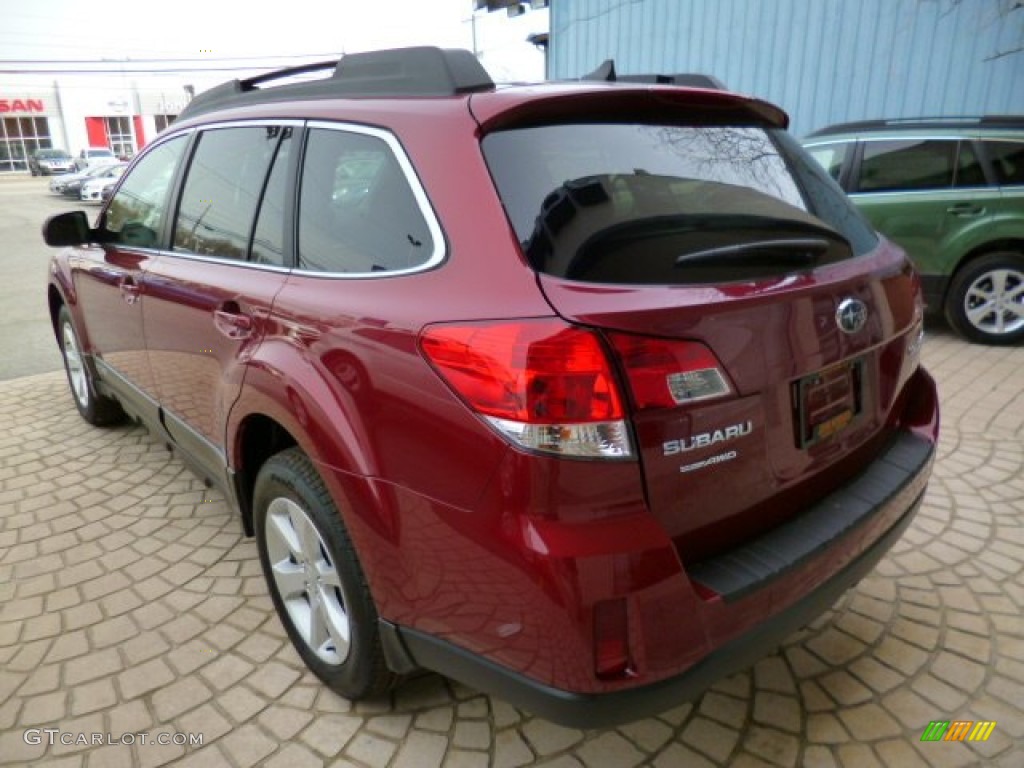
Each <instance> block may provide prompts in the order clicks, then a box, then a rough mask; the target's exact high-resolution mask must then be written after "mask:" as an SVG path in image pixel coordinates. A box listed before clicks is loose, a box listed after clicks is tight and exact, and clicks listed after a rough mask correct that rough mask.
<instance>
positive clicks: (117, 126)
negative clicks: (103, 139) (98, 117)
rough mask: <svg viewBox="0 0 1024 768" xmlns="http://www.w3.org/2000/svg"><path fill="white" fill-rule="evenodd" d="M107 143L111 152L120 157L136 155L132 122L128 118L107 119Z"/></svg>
mask: <svg viewBox="0 0 1024 768" xmlns="http://www.w3.org/2000/svg"><path fill="white" fill-rule="evenodd" d="M104 120H106V123H107V141H108V142H109V144H110V149H111V151H112V152H113V153H114V154H115V155H117V156H118V157H131V156H132V155H134V154H135V144H134V143H133V141H132V121H131V119H130V118H127V117H106V118H104Z"/></svg>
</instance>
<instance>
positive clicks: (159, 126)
mask: <svg viewBox="0 0 1024 768" xmlns="http://www.w3.org/2000/svg"><path fill="white" fill-rule="evenodd" d="M176 117H177V115H153V121H154V122H155V123H156V132H157V133H160V131H162V130H164V129H165V128H167V126H169V125H170V124H171V123H173V122H174V118H176Z"/></svg>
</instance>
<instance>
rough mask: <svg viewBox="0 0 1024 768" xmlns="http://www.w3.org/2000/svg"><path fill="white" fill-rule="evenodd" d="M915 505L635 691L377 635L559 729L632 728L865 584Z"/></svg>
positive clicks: (440, 644)
mask: <svg viewBox="0 0 1024 768" xmlns="http://www.w3.org/2000/svg"><path fill="white" fill-rule="evenodd" d="M923 495H924V494H922V497H923ZM920 501H921V497H919V498H918V499H917V500H916V501H915V502H914V504H913V506H912V507H911V508H910V509H908V510H907V511H906V512H905V513H904V514H903V516H902V517H901V518H900V519H899V520H898V521H897V523H896V524H895V525H894V526H892V528H890V529H889V531H888V532H886V534H885V535H884V536H882V537H881V538H880V539H878V540H876V541H875V542H874V543H873V544H872V545H871V546H870V547H869V548H868V549H866V550H864V551H863V552H862V553H861V555H860V556H859V557H858V558H857V559H856V560H854V561H853V562H851V563H850V564H849V565H847V566H846V568H844V569H843V570H841V571H840V572H839V573H836V574H835V575H834V576H832V578H831V579H829V580H828V581H826V582H824V583H823V584H821V585H820V586H819V587H818V589H816V590H815V591H814V592H812V593H810V594H808V595H806V596H805V597H803V598H802V599H800V600H798V601H797V602H795V603H794V604H792V605H790V606H789V607H788V608H786V609H784V610H783V611H781V612H779V613H777V614H775V615H774V616H773V617H772V618H770V619H769V620H767V621H765V622H763V623H761V624H759V625H757V626H756V627H755V628H754V629H752V630H751V631H749V632H747V633H745V634H743V635H741V636H739V637H738V638H736V639H735V640H733V641H731V642H729V643H727V644H725V645H723V646H721V647H719V648H718V649H717V650H715V651H714V652H712V653H711V654H709V655H708V656H705V657H704V658H703V659H702V660H701V661H699V662H698V663H697V664H695V665H693V666H692V667H690V668H689V669H688V670H686V671H685V672H683V673H682V674H680V675H677V676H675V677H672V678H669V679H667V680H660V681H658V682H656V683H650V684H648V685H644V686H642V687H638V688H628V689H625V690H619V691H613V692H609V693H599V694H583V693H574V692H572V691H563V690H559V689H557V688H552V687H550V686H547V685H544V684H542V683H539V682H537V681H535V680H531V679H530V678H528V677H525V676H524V675H521V674H519V673H517V672H514V671H512V670H510V669H507V668H505V667H501V666H499V665H497V664H494V663H493V662H491V661H488V660H487V659H486V658H483V657H481V656H478V655H476V654H473V653H469V652H468V651H465V650H463V649H462V648H459V647H458V646H456V645H453V644H451V643H448V642H446V641H444V640H441V639H438V638H436V637H433V636H431V635H428V634H425V633H423V632H419V631H417V630H414V629H406V628H400V627H396V626H394V625H391V624H387V623H386V622H385V623H383V626H382V634H383V635H385V636H386V637H387V638H388V639H387V640H386V642H387V643H388V644H389V645H390V646H391V647H392V648H396V645H397V646H398V648H400V649H401V651H400V652H403V653H407V654H408V657H409V659H410V660H411V662H412V664H413V665H414V666H419V667H424V668H427V669H433V670H435V671H437V672H440V673H442V674H444V675H447V676H448V677H451V678H453V679H455V680H458V681H459V682H461V683H464V684H466V685H469V686H472V687H474V688H478V689H480V690H483V691H487V692H488V693H492V694H495V695H497V696H500V697H501V698H503V699H505V700H506V701H508V702H510V703H511V704H512V705H513V706H516V707H520V708H522V709H526V710H528V711H530V712H533V713H534V714H537V715H540V716H541V717H545V718H547V719H548V720H552V721H553V722H556V723H560V724H561V725H565V726H568V727H572V728H604V727H608V726H612V725H616V724H620V723H623V722H629V721H632V720H636V719H639V718H642V717H647V716H650V715H654V714H657V713H659V712H662V711H664V710H666V709H670V708H672V707H676V706H679V705H680V704H682V703H684V702H686V701H690V700H692V699H694V698H696V697H697V696H699V695H700V694H702V693H703V692H704V691H705V690H706V689H707V688H708V687H710V686H711V685H713V684H714V683H715V682H717V681H718V680H721V679H722V678H725V677H728V676H729V675H731V674H734V673H735V672H738V671H741V670H743V669H745V668H746V667H748V666H750V665H751V664H753V663H754V662H755V661H757V660H758V659H760V658H762V657H764V656H765V655H766V654H768V653H769V652H771V650H772V649H773V648H775V647H776V646H777V645H778V644H779V643H780V642H782V640H784V639H785V638H786V637H788V636H789V635H790V634H792V633H793V632H795V631H796V630H798V629H800V628H801V627H803V626H806V625H807V624H808V623H810V622H811V621H813V620H814V619H815V618H816V617H818V616H820V615H821V614H822V613H824V612H825V611H827V610H828V609H829V608H830V607H831V606H832V605H833V604H834V603H835V601H836V600H837V599H839V597H840V596H841V595H842V594H843V593H844V592H845V591H846V590H847V589H849V588H850V587H851V586H853V585H854V584H856V583H857V582H858V581H860V580H861V579H862V578H864V576H865V575H867V574H868V573H869V572H870V571H871V570H872V569H873V568H874V567H875V565H876V564H877V563H878V561H879V560H881V559H882V557H883V556H884V555H885V553H886V552H888V551H889V549H890V548H891V547H892V545H893V544H895V543H896V541H897V540H898V539H899V538H900V536H901V535H902V534H903V531H904V530H906V528H907V526H909V525H910V522H911V520H913V518H914V514H915V513H916V511H917V508H918V506H919V504H920ZM396 650H397V648H396ZM389 656H391V654H389ZM408 668H409V667H406V669H408Z"/></svg>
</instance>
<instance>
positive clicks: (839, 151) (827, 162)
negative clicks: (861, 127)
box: [807, 144, 849, 181]
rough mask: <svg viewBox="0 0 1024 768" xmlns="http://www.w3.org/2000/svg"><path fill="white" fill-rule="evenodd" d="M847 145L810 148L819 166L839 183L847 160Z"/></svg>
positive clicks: (809, 150) (826, 145)
mask: <svg viewBox="0 0 1024 768" xmlns="http://www.w3.org/2000/svg"><path fill="white" fill-rule="evenodd" d="M848 146H849V145H847V144H822V145H819V146H816V147H808V148H807V151H808V153H810V155H811V157H813V158H814V159H815V160H816V161H817V162H818V164H819V165H820V166H821V167H822V168H824V169H825V171H826V172H827V173H828V175H829V176H831V177H832V178H833V179H834V180H836V181H839V176H840V175H841V174H842V172H843V163H844V161H845V160H846V151H847V149H848Z"/></svg>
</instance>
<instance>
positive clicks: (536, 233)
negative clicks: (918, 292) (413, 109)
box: [483, 124, 875, 284]
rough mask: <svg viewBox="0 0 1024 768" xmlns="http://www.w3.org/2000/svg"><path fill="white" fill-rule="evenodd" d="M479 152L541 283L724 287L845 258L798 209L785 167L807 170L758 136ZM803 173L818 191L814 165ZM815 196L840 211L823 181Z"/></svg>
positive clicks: (633, 134)
mask: <svg viewBox="0 0 1024 768" xmlns="http://www.w3.org/2000/svg"><path fill="white" fill-rule="evenodd" d="M483 150H484V154H485V156H486V159H487V163H488V166H489V168H490V170H491V174H492V176H493V177H494V180H495V182H496V185H497V188H498V192H499V194H500V196H501V199H502V202H503V203H504V206H505V210H506V212H507V214H508V216H509V220H510V221H511V223H512V226H513V228H514V229H515V231H516V233H517V235H518V238H519V240H520V243H521V244H522V247H523V251H524V253H525V254H526V256H527V258H528V259H529V261H530V262H531V264H532V265H533V266H534V267H535V268H536V269H538V270H541V271H543V272H547V273H549V274H554V275H558V276H560V277H567V278H569V279H573V280H580V281H584V282H597V283H649V284H657V283H670V284H671V283H704V282H727V281H733V280H746V279H755V278H767V277H775V276H779V275H785V274H790V273H792V272H797V271H801V270H806V269H811V268H813V267H814V266H817V265H820V264H824V263H829V262H833V261H837V260H840V259H843V258H848V257H849V256H850V255H851V253H852V246H851V243H850V238H849V237H848V236H847V235H846V234H844V233H843V232H842V231H840V230H837V229H836V228H835V226H834V224H833V223H831V222H829V221H827V220H824V219H822V218H821V217H819V216H818V215H817V213H816V209H817V206H815V205H812V204H809V203H813V201H811V200H809V199H807V198H805V193H804V191H803V190H802V189H801V186H800V184H799V183H798V181H797V179H796V178H795V176H794V173H793V172H792V171H791V168H790V158H789V157H788V156H787V155H789V153H791V152H796V153H799V156H800V158H801V163H803V164H804V165H806V166H807V167H808V168H809V167H810V166H815V163H814V161H813V160H811V159H810V157H808V156H807V155H806V154H805V153H803V152H802V151H801V150H799V148H798V147H796V145H795V144H792V145H787V146H786V147H783V146H782V145H780V144H778V143H777V142H776V141H775V140H774V137H773V135H772V134H771V133H770V132H769V131H766V130H765V129H762V128H757V127H729V126H666V125H629V124H575V125H548V126H539V127H533V128H521V129H514V130H507V131H499V132H495V133H493V134H490V135H488V136H487V137H485V138H484V141H483ZM784 153H785V154H784ZM806 173H807V175H808V176H810V177H812V178H816V177H813V174H814V173H817V174H820V176H821V177H822V178H824V179H825V180H828V177H827V176H826V175H825V174H824V172H823V171H822V170H821V168H820V167H818V168H817V170H816V171H810V170H808V171H807V172H806ZM818 186H820V185H818ZM818 194H826V195H828V196H831V197H832V198H837V199H838V203H837V205H841V206H844V207H845V208H849V207H850V206H849V203H847V202H846V201H845V199H844V198H843V196H842V193H841V192H839V191H838V188H837V187H836V186H835V184H834V183H832V182H831V181H828V183H827V185H826V187H825V191H824V192H821V191H819V192H818ZM855 220H856V221H857V222H860V219H855ZM868 240H869V241H870V242H871V243H872V244H873V243H874V242H875V240H874V238H873V236H870V235H869V237H868Z"/></svg>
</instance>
